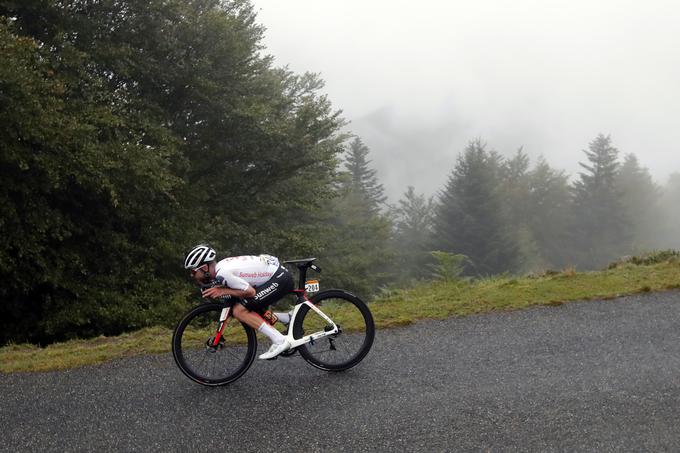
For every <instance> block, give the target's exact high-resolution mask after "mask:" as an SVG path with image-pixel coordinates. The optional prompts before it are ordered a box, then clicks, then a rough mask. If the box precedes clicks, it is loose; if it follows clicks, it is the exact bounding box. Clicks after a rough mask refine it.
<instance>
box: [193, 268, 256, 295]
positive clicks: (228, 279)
mask: <svg viewBox="0 0 680 453" xmlns="http://www.w3.org/2000/svg"><path fill="white" fill-rule="evenodd" d="M215 278H216V280H217V281H219V282H220V283H221V284H222V286H215V287H213V288H208V289H206V290H205V291H203V297H220V296H231V297H237V298H239V299H244V298H247V297H253V296H255V288H253V286H252V285H251V284H250V283H248V282H247V281H245V280H244V279H242V278H240V277H237V276H235V275H234V274H233V273H231V272H229V271H228V272H224V273H221V272H218V273H217V276H216V277H215Z"/></svg>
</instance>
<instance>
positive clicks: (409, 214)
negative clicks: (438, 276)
mask: <svg viewBox="0 0 680 453" xmlns="http://www.w3.org/2000/svg"><path fill="white" fill-rule="evenodd" d="M433 214H434V202H433V200H432V198H431V197H430V198H426V197H425V196H424V195H418V194H417V193H416V191H415V189H414V188H413V186H409V187H408V189H407V191H406V192H405V193H404V195H403V198H402V199H401V200H399V204H398V206H397V207H396V208H395V209H394V219H395V220H394V228H395V234H394V248H395V251H396V252H395V253H396V256H397V262H396V266H395V271H394V272H395V274H396V275H397V276H398V280H399V282H400V283H402V284H404V283H406V282H407V281H409V280H413V279H418V278H424V277H426V276H428V275H430V273H431V272H430V271H429V267H428V265H429V264H430V263H431V262H432V259H431V254H430V246H431V239H432V221H433Z"/></svg>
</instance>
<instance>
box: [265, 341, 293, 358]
mask: <svg viewBox="0 0 680 453" xmlns="http://www.w3.org/2000/svg"><path fill="white" fill-rule="evenodd" d="M289 349H290V341H288V340H283V343H280V344H276V343H273V344H272V345H271V346H270V347H269V351H267V352H265V353H264V354H260V355H259V357H258V358H259V359H261V360H270V359H273V358H276V356H278V355H279V354H281V353H282V352H284V351H287V350H289Z"/></svg>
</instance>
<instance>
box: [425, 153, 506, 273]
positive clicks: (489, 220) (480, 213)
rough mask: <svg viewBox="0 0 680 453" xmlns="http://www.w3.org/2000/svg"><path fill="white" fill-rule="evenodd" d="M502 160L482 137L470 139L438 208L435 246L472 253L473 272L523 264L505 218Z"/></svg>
mask: <svg viewBox="0 0 680 453" xmlns="http://www.w3.org/2000/svg"><path fill="white" fill-rule="evenodd" d="M501 163H502V158H501V157H500V155H499V154H498V153H496V152H495V151H488V150H487V149H486V145H485V144H484V143H482V142H481V141H480V140H475V141H472V142H470V143H469V144H468V146H467V147H466V148H465V151H464V152H463V154H461V155H460V156H459V157H458V160H457V162H456V166H455V168H454V169H453V172H452V173H451V175H450V177H449V180H448V182H447V184H446V186H445V188H444V190H443V191H442V192H441V193H440V196H439V202H438V204H437V208H436V209H435V216H434V246H435V247H434V248H438V249H440V250H443V251H446V252H452V253H459V254H463V255H465V256H467V257H469V259H470V261H469V262H468V265H467V266H466V273H468V274H471V273H478V274H481V275H489V274H494V273H499V272H504V271H506V270H508V269H510V270H515V269H517V267H518V264H519V260H518V246H517V243H516V242H515V241H514V240H513V237H512V234H511V232H510V231H509V229H508V228H507V226H506V224H505V219H506V217H505V215H504V214H505V211H504V205H503V198H502V186H501V184H500V181H501V180H502V175H501ZM471 263H474V268H473V267H472V266H471Z"/></svg>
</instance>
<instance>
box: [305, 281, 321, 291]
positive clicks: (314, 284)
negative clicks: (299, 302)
mask: <svg viewBox="0 0 680 453" xmlns="http://www.w3.org/2000/svg"><path fill="white" fill-rule="evenodd" d="M305 291H307V292H308V293H316V292H318V291H319V280H307V283H305Z"/></svg>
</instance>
